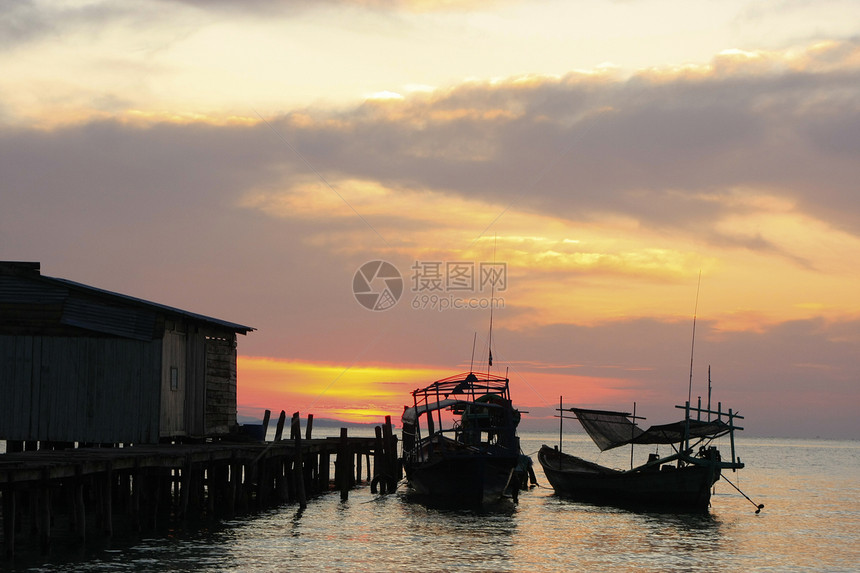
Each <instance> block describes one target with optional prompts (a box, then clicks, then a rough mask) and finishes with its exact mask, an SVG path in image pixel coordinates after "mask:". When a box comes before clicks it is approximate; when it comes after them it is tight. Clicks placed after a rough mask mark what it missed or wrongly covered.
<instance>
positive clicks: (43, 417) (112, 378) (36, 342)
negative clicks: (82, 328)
mask: <svg viewBox="0 0 860 573" xmlns="http://www.w3.org/2000/svg"><path fill="white" fill-rule="evenodd" d="M161 353H162V341H161V340H153V341H142V340H131V339H123V338H113V337H81V336H77V337H66V336H12V335H0V439H5V440H40V441H41V440H47V441H58V442H74V441H77V442H98V443H119V442H125V443H154V442H157V440H158V436H159V415H158V414H159V396H158V393H157V392H154V391H153V389H155V388H158V387H159V381H160V379H161Z"/></svg>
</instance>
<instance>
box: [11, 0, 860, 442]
mask: <svg viewBox="0 0 860 573" xmlns="http://www.w3.org/2000/svg"><path fill="white" fill-rule="evenodd" d="M0 70H2V73H0V259H3V260H30V261H40V262H41V263H42V272H43V274H46V275H49V276H56V277H63V278H68V279H72V280H76V281H79V282H83V283H86V284H91V285H95V286H98V287H100V288H105V289H109V290H114V291H118V292H121V293H125V294H130V295H134V296H138V297H141V298H146V299H150V300H154V301H157V302H160V303H163V304H169V305H172V306H177V307H181V308H185V309H188V310H192V311H195V312H200V313H203V314H208V315H211V316H215V317H218V318H223V319H226V320H231V321H234V322H239V323H242V324H247V325H250V326H253V327H255V328H257V330H256V331H255V332H253V333H251V334H249V335H248V336H247V337H242V338H241V340H240V341H239V354H240V362H239V367H240V370H239V385H240V390H239V400H240V413H241V414H245V415H255V416H256V415H259V413H260V411H261V410H262V409H263V408H270V409H272V410H274V411H276V412H277V411H280V409H285V410H287V411H288V413H289V412H292V411H296V410H299V411H301V412H302V413H303V414H305V413H314V415H315V416H317V417H335V418H340V419H348V420H355V421H358V420H363V421H364V420H369V421H378V420H379V419H380V418H381V416H383V415H384V414H391V415H392V416H393V417H394V419H395V420H396V419H397V418H398V417H399V413H400V412H401V411H402V407H403V405H404V404H406V403H407V402H408V401H409V396H408V392H409V391H410V390H412V389H414V388H417V387H419V386H422V385H424V384H426V383H429V382H432V381H433V380H434V379H436V378H441V377H444V376H447V375H450V374H454V373H457V372H460V371H463V370H468V369H469V366H470V363H471V361H472V360H473V358H472V357H473V342H474V348H475V351H474V362H475V364H476V367H477V365H478V364H480V365H481V366H480V367H481V368H486V366H485V364H486V358H487V346H488V340H489V335H490V330H489V323H490V315H491V313H490V311H489V310H488V306H490V305H495V307H496V308H495V310H494V311H493V313H492V320H493V329H492V351H493V357H494V365H493V370H494V371H496V372H501V373H504V371H505V369H508V372H509V374H510V377H511V384H512V392H513V395H514V400H515V402H516V403H517V405H518V406H520V407H521V408H522V409H524V410H528V412H529V414H528V416H527V423H528V424H530V426H529V427H536V426H539V425H540V424H541V423H545V424H554V422H552V418H551V416H552V413H553V412H552V410H553V408H554V407H556V405H557V403H558V400H559V396H564V401H565V403H566V404H569V405H572V404H579V405H582V406H585V407H600V408H620V409H626V408H630V407H632V403H633V402H634V401H635V402H636V403H637V411H638V412H641V413H643V415H645V416H647V417H648V419H649V420H648V423H651V422H654V423H659V422H665V421H669V419H671V418H673V417H674V416H676V415H677V413H676V411H675V410H674V408H673V407H672V406H673V405H674V404H682V403H683V402H684V400H686V399H687V395H688V384H689V383H690V370H691V360H690V358H691V350H692V349H693V336H692V334H693V318H694V316H695V318H696V328H695V348H694V352H693V353H692V356H693V358H694V360H693V368H692V385H693V387H692V396H693V400H695V399H696V396H699V395H701V396H703V400H707V384H708V382H707V381H708V368H709V366H710V368H711V378H712V380H713V401H714V402H715V403H716V402H717V401H721V402H722V404H723V408H729V407H731V408H733V409H734V410H736V411H740V412H741V414H743V415H744V416H745V417H746V419H745V423H744V426H745V427H746V429H747V432H748V433H750V434H752V435H759V436H806V437H815V436H821V437H837V438H853V439H858V438H860V423H858V422H857V416H856V410H857V408H858V406H860V352H858V351H860V295H858V293H860V193H858V188H857V186H858V181H860V161H858V157H860V3H858V2H856V1H854V0H815V2H812V1H807V0H758V1H752V0H725V1H722V2H714V1H711V0H683V1H681V0H593V1H584V0H529V1H525V0H483V1H482V0H471V1H469V0H464V1H457V0H328V1H319V0H315V1H301V0H291V1H287V0H284V1H281V2H277V1H262V0H259V1H251V2H239V1H231V0H219V1H211V2H207V1H203V0H185V1H173V2H168V1H166V0H135V1H129V2H122V3H117V2H106V1H104V2H103V1H98V0H91V1H68V2H63V1H29V2H28V1H23V2H15V3H4V4H2V6H0ZM371 261H385V262H386V263H389V265H375V266H374V265H370V266H368V267H363V265H364V264H365V263H368V262H371ZM377 267H379V268H386V269H389V270H390V269H392V268H393V269H395V271H396V273H395V274H396V275H398V276H399V277H400V279H401V281H402V283H401V284H402V289H401V290H398V289H397V288H394V287H396V286H397V282H398V281H397V277H396V276H395V277H393V278H392V277H389V278H387V279H386V278H385V277H380V276H376V274H377V273H374V271H375V270H377ZM359 269H363V272H364V275H359V277H361V276H364V277H366V278H367V280H361V278H359V280H356V273H357V272H358V271H359ZM493 270H495V271H498V273H497V274H496V275H493V274H487V272H488V271H493ZM493 276H496V277H498V278H499V281H498V282H497V283H496V288H495V289H494V288H491V287H490V283H491V282H492V281H490V280H488V279H489V278H490V277H493ZM392 288H393V289H394V290H393V291H392V290H390V289H392ZM356 289H358V290H360V291H361V290H364V291H367V292H366V294H369V295H371V296H370V298H368V297H365V298H363V299H360V300H359V299H358V298H356V296H355V295H354V291H355V290H356ZM386 289H389V290H388V291H386ZM387 294H390V295H391V298H384V297H383V296H382V295H387ZM374 295H380V298H379V299H378V300H377V306H378V307H385V308H384V310H382V309H379V310H368V309H367V308H365V307H364V306H363V305H362V304H361V302H362V301H364V302H365V303H366V302H367V300H371V301H373V300H374V299H373V297H374ZM394 299H396V303H395V304H393V305H391V302H392V301H393V300H394ZM371 306H372V305H371ZM455 307H457V308H455Z"/></svg>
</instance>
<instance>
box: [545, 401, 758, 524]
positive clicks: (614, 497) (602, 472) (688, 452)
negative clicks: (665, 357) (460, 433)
mask: <svg viewBox="0 0 860 573" xmlns="http://www.w3.org/2000/svg"><path fill="white" fill-rule="evenodd" d="M676 408H682V409H683V410H684V413H685V415H684V419H683V420H681V421H679V422H674V423H670V424H664V425H657V426H651V427H650V428H648V429H647V430H643V429H641V428H640V427H638V426H637V425H636V420H637V419H642V418H638V417H637V416H635V407H634V413H633V414H631V413H629V412H613V411H605V410H588V409H582V408H568V409H564V408H562V404H561V403H560V404H559V408H558V411H559V418H560V422H561V419H564V418H565V417H570V416H565V413H567V412H570V413H572V414H573V415H574V417H575V418H576V419H577V420H579V422H580V423H581V424H582V426H583V428H584V429H585V431H586V433H588V435H589V436H590V437H591V439H592V440H593V441H594V443H595V444H596V445H597V447H598V448H599V449H600V451H606V450H609V449H612V448H617V447H619V446H624V445H630V446H631V448H633V446H634V445H658V446H659V445H668V446H670V447H671V453H670V454H669V455H666V456H664V457H661V456H660V455H659V454H658V453H650V454H649V456H648V461H647V462H646V463H644V464H642V465H639V466H636V467H633V463H632V462H633V453H632V450H631V457H630V460H631V469H628V470H621V469H614V468H609V467H606V466H603V465H600V464H597V463H594V462H591V461H588V460H585V459H582V458H579V457H576V456H573V455H570V454H567V453H564V452H563V451H562V450H561V447H560V443H561V431H560V434H559V446H558V447H556V448H551V447H549V446H547V445H544V446H542V447H541V449H540V451H539V452H538V461H539V463H540V465H541V467H542V468H543V471H544V474H545V475H546V477H547V480H549V482H550V484H551V485H552V487H553V488H554V489H555V491H556V493H557V494H559V495H562V496H567V497H571V498H574V499H578V500H584V501H590V502H597V503H606V504H611V505H617V506H636V507H644V508H655V509H663V510H673V511H674V510H679V511H707V509H708V507H709V505H710V499H711V488H712V487H713V485H714V484H715V483H716V482H717V480H719V479H720V476H721V474H722V471H723V470H727V469H730V470H732V471H736V470H738V469H741V468H743V467H744V464H743V463H742V462H741V460H740V458H738V457H736V455H735V441H734V432H735V431H736V430H742V429H743V428H741V427H738V426H737V425H736V424H735V422H736V421H737V420H740V419H743V416H740V415H738V414H737V413H735V412H733V411H732V410H729V411H728V412H724V411H722V407H721V406H718V408H717V410H715V411H714V410H711V409H710V406H708V407H706V408H702V406H701V400H700V401H699V404H698V406H697V407H691V406H690V402H689V401H688V402H686V404H685V405H684V406H676ZM723 436H728V438H729V441H730V444H731V452H730V457H729V459H727V460H724V459H723V457H722V454H721V453H720V450H719V449H718V448H717V447H716V446H714V445H711V443H712V442H713V440H715V439H717V438H720V437H723ZM726 481H728V480H726ZM728 483H730V484H731V485H732V486H733V487H736V486H734V484H732V483H731V482H730V481H728ZM738 491H740V490H738ZM741 493H742V494H743V492H741ZM744 497H746V496H745V495H744ZM747 499H749V498H747ZM750 501H752V500H750ZM761 507H764V506H759V509H761ZM756 513H758V510H757V511H756Z"/></svg>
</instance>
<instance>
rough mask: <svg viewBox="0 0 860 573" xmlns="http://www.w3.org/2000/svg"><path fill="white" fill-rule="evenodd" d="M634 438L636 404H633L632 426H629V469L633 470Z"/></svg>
mask: <svg viewBox="0 0 860 573" xmlns="http://www.w3.org/2000/svg"><path fill="white" fill-rule="evenodd" d="M635 437H636V402H633V425H632V426H630V440H631V441H630V469H631V470H632V469H633V438H635Z"/></svg>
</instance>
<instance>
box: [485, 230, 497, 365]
mask: <svg viewBox="0 0 860 573" xmlns="http://www.w3.org/2000/svg"><path fill="white" fill-rule="evenodd" d="M496 241H498V235H497V236H495V237H494V238H493V267H492V269H493V270H492V272H493V275H492V276H493V280H492V284H491V287H490V334H489V336H487V350H488V356H487V375H488V376H489V374H490V366H492V365H493V307H494V306H495V298H496V274H495V272H496Z"/></svg>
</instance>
